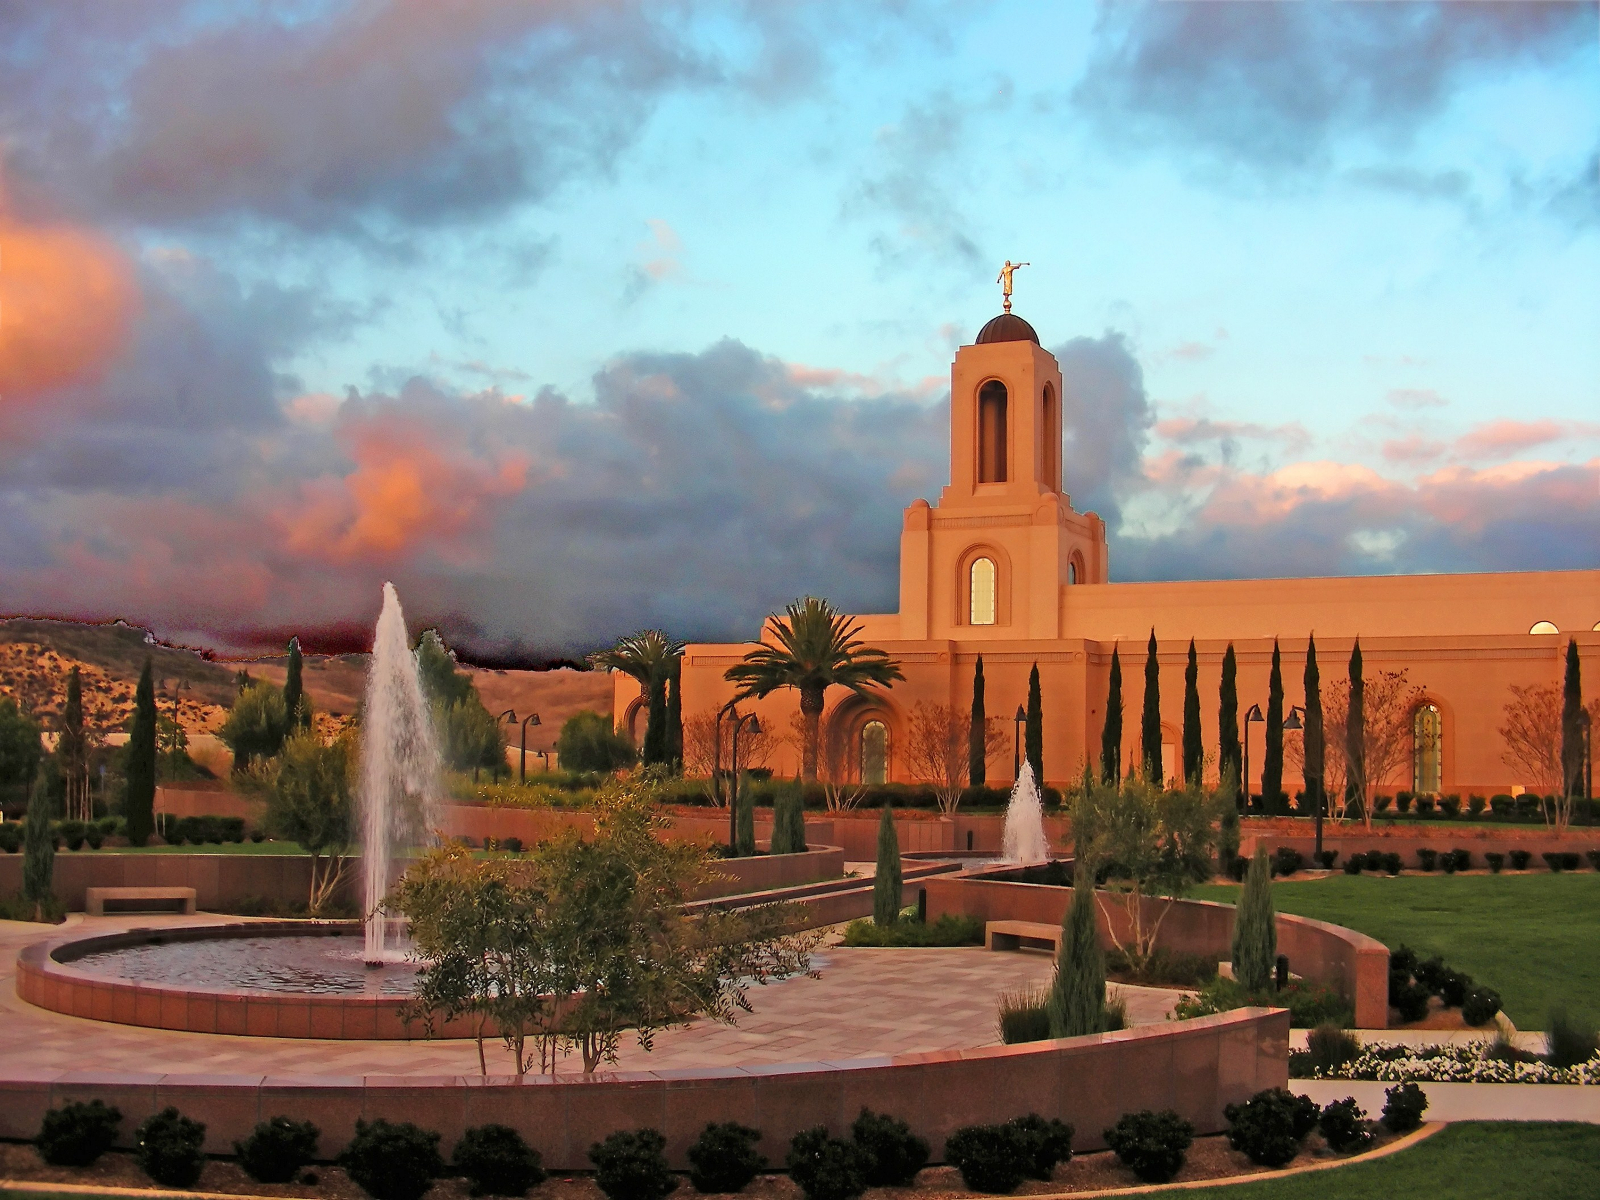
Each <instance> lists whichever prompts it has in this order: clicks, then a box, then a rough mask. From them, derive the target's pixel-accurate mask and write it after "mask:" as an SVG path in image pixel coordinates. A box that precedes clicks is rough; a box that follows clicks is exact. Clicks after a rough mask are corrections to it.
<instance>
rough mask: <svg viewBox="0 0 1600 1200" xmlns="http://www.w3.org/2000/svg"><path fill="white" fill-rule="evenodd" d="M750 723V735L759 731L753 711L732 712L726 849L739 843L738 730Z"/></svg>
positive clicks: (730, 848)
mask: <svg viewBox="0 0 1600 1200" xmlns="http://www.w3.org/2000/svg"><path fill="white" fill-rule="evenodd" d="M746 721H748V722H749V723H750V733H751V734H752V735H755V734H758V733H760V732H761V722H760V721H759V720H757V719H756V714H755V713H746V714H745V715H744V716H740V715H739V712H738V710H737V709H735V710H734V713H733V750H732V757H733V761H732V763H730V764H729V767H728V769H729V770H730V771H731V772H732V778H731V779H730V780H729V782H728V849H729V850H730V851H731V850H733V848H734V847H735V846H737V845H738V844H739V730H740V729H742V728H743V727H744V724H745V722H746Z"/></svg>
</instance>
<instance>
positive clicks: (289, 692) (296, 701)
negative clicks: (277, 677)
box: [280, 637, 311, 748]
mask: <svg viewBox="0 0 1600 1200" xmlns="http://www.w3.org/2000/svg"><path fill="white" fill-rule="evenodd" d="M303 672H304V666H303V664H302V663H301V661H300V639H299V638H297V637H293V638H290V639H289V669H288V670H287V671H286V672H285V673H284V677H283V719H284V723H285V725H287V726H288V729H287V730H286V731H285V733H288V732H290V731H292V730H296V729H305V728H306V727H308V726H309V725H310V724H311V706H310V705H309V704H304V703H302V702H303V701H304V700H305V697H306V689H305V681H304V679H303V677H302V676H303ZM280 748H281V747H280Z"/></svg>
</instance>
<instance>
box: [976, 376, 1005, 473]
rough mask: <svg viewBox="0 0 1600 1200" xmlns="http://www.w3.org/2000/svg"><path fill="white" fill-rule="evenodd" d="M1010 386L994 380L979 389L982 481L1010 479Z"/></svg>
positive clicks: (980, 470) (979, 464)
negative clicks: (1007, 442) (1007, 433)
mask: <svg viewBox="0 0 1600 1200" xmlns="http://www.w3.org/2000/svg"><path fill="white" fill-rule="evenodd" d="M1006 401H1007V397H1006V385H1005V384H1003V383H1001V382H1000V381H999V380H998V379H991V380H989V382H988V383H986V384H984V385H983V386H982V387H981V388H979V389H978V482H979V483H1004V482H1005V481H1006Z"/></svg>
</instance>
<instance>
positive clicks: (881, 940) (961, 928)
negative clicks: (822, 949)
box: [844, 913, 983, 946]
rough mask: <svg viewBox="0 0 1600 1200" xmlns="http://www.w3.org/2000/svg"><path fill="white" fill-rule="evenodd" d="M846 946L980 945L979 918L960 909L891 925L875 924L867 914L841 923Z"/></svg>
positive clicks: (981, 938)
mask: <svg viewBox="0 0 1600 1200" xmlns="http://www.w3.org/2000/svg"><path fill="white" fill-rule="evenodd" d="M844 944H845V945H846V946H981V945H983V922H982V921H980V920H979V919H978V918H977V917H969V916H966V915H965V914H964V913H945V914H944V915H943V916H941V917H940V918H939V919H938V920H937V921H935V922H933V923H932V924H931V925H930V924H925V923H924V922H922V921H918V920H915V919H907V918H904V917H902V918H900V919H899V920H897V921H896V922H895V923H894V924H893V925H876V924H874V923H873V922H872V919H871V918H870V917H868V918H863V919H861V920H856V921H851V922H850V924H848V925H846V926H845V930H844Z"/></svg>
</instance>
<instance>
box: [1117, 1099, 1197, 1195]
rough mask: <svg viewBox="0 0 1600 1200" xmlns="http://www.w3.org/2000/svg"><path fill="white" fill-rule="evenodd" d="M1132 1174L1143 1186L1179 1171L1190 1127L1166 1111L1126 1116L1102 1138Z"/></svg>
mask: <svg viewBox="0 0 1600 1200" xmlns="http://www.w3.org/2000/svg"><path fill="white" fill-rule="evenodd" d="M1103 1136H1104V1137H1105V1139H1106V1145H1108V1146H1110V1147H1111V1149H1112V1150H1114V1151H1115V1152H1116V1155H1117V1157H1118V1158H1120V1159H1121V1160H1122V1161H1123V1162H1124V1163H1125V1164H1126V1165H1127V1166H1128V1167H1130V1168H1131V1169H1132V1170H1133V1173H1134V1174H1135V1175H1137V1176H1138V1177H1139V1178H1140V1179H1142V1180H1144V1181H1145V1182H1146V1183H1165V1182H1166V1181H1167V1180H1169V1179H1171V1178H1172V1177H1173V1176H1174V1175H1176V1174H1177V1173H1178V1172H1179V1171H1181V1170H1182V1169H1183V1160H1184V1156H1185V1155H1186V1154H1187V1152H1188V1150H1189V1146H1190V1145H1191V1144H1192V1143H1193V1142H1194V1126H1193V1125H1191V1124H1189V1122H1187V1121H1185V1120H1184V1119H1183V1118H1182V1117H1180V1116H1179V1115H1178V1114H1177V1113H1175V1112H1173V1111H1172V1110H1171V1109H1170V1108H1169V1109H1163V1110H1162V1111H1161V1112H1151V1111H1150V1110H1149V1109H1148V1108H1147V1109H1145V1110H1144V1111H1143V1112H1136V1113H1126V1114H1124V1115H1123V1117H1122V1118H1121V1120H1119V1121H1118V1122H1117V1123H1116V1124H1115V1125H1113V1126H1112V1127H1111V1128H1110V1129H1108V1130H1106V1131H1105V1134H1104V1135H1103Z"/></svg>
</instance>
